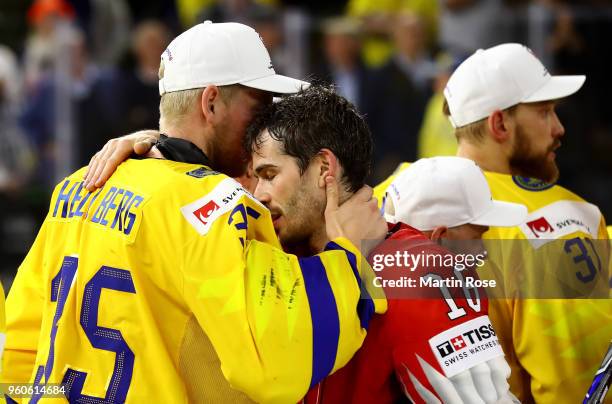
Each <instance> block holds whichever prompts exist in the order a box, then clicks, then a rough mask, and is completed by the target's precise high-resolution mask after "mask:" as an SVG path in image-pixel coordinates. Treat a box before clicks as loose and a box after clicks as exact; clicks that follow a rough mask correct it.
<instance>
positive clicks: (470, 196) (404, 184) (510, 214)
mask: <svg viewBox="0 0 612 404" xmlns="http://www.w3.org/2000/svg"><path fill="white" fill-rule="evenodd" d="M387 197H388V198H390V199H391V201H392V202H393V207H394V208H395V214H394V215H393V216H392V217H390V218H389V219H388V220H390V221H392V222H403V223H406V224H408V225H410V226H412V227H414V228H416V229H418V230H421V231H428V230H433V229H434V228H436V227H438V226H446V227H456V226H461V225H463V224H476V225H482V226H504V227H506V226H517V225H520V224H522V223H524V222H525V220H526V218H527V208H526V207H525V206H524V205H520V204H516V203H510V202H502V201H496V200H493V198H492V197H491V189H490V188H489V184H488V183H487V180H486V178H485V176H484V173H483V172H482V170H481V169H480V168H479V167H478V166H477V165H476V163H475V162H474V161H472V160H469V159H465V158H462V157H433V158H426V159H421V160H418V161H417V162H416V163H414V164H411V165H410V167H408V168H407V169H406V170H404V171H402V172H401V173H400V174H399V175H398V176H397V178H395V180H393V182H392V183H391V185H389V188H387Z"/></svg>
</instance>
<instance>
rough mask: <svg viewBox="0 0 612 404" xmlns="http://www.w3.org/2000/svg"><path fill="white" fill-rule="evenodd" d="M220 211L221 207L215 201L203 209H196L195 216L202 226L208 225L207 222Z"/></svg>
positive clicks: (205, 205)
mask: <svg viewBox="0 0 612 404" xmlns="http://www.w3.org/2000/svg"><path fill="white" fill-rule="evenodd" d="M217 209H219V205H217V203H216V202H215V201H209V202H207V203H206V204H204V206H202V207H201V208H198V209H196V210H195V211H194V212H193V214H194V215H195V217H196V218H198V220H199V221H200V222H202V224H207V223H206V221H207V219H208V218H209V217H210V215H212V214H213V212H214V211H215V210H217Z"/></svg>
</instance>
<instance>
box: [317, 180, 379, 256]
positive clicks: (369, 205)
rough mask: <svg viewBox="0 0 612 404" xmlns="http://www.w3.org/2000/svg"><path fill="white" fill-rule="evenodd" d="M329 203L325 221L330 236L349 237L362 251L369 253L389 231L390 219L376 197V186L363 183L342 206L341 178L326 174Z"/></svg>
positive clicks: (333, 237) (331, 238)
mask: <svg viewBox="0 0 612 404" xmlns="http://www.w3.org/2000/svg"><path fill="white" fill-rule="evenodd" d="M325 190H326V193H327V206H326V207H325V225H326V230H327V237H329V239H330V240H333V239H335V238H337V237H345V238H347V239H349V240H350V241H351V242H352V243H353V244H354V245H355V246H356V247H357V248H359V249H360V250H361V253H362V254H364V255H368V254H369V253H370V250H372V249H373V248H374V247H375V246H376V245H377V244H378V243H379V242H380V241H382V240H383V239H384V237H385V235H386V234H387V223H386V222H385V220H384V219H383V217H382V216H381V214H380V211H379V209H378V204H377V203H376V199H375V198H372V188H370V187H368V186H367V185H366V186H364V187H362V188H361V189H360V190H359V191H357V192H356V193H355V194H354V195H353V196H351V197H350V198H349V199H348V200H347V201H346V202H344V203H343V204H342V205H340V206H338V199H339V197H338V192H339V191H338V181H337V180H336V178H335V177H332V176H328V177H327V178H325Z"/></svg>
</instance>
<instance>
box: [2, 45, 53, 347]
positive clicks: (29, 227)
mask: <svg viewBox="0 0 612 404" xmlns="http://www.w3.org/2000/svg"><path fill="white" fill-rule="evenodd" d="M21 92H22V80H21V75H20V72H19V67H18V65H17V60H16V58H15V55H14V54H13V52H12V51H11V50H10V49H9V48H7V47H4V46H2V45H0V128H2V129H0V280H2V278H3V275H4V274H7V273H8V274H12V273H13V271H14V270H15V268H17V266H18V265H19V262H20V260H21V258H22V256H23V254H25V253H26V252H27V250H28V247H29V245H30V243H31V242H32V238H33V237H34V231H35V228H36V226H35V223H34V221H33V220H31V216H28V215H27V211H28V210H29V208H30V207H31V206H32V204H31V203H30V202H31V201H29V200H28V199H31V198H29V196H31V194H32V193H31V192H30V195H27V193H26V192H25V191H28V189H27V188H26V185H27V183H28V180H29V179H30V175H31V174H32V171H33V168H34V164H35V158H36V157H35V154H34V150H33V147H32V146H31V144H30V142H28V139H27V138H26V136H25V134H24V133H23V131H22V130H21V128H20V127H19V125H18V110H19V106H20V101H21ZM47 205H48V202H47V201H46V200H45V207H46V206H47ZM1 286H2V285H1V284H0V287H1ZM3 298H4V296H3V294H2V291H1V290H0V310H2V311H3V310H4V306H3V304H2V303H3ZM3 318H4V312H2V313H0V325H1V323H2V321H1V320H2V319H3ZM0 332H3V331H2V330H0ZM1 342H2V341H1V338H0V351H1V350H2V348H1V345H2V343H1ZM0 356H1V354H0Z"/></svg>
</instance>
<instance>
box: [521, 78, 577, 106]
mask: <svg viewBox="0 0 612 404" xmlns="http://www.w3.org/2000/svg"><path fill="white" fill-rule="evenodd" d="M585 80H586V76H552V77H551V78H550V80H549V81H548V83H546V84H544V85H543V86H542V87H540V88H539V89H538V90H537V91H536V92H534V93H533V94H531V95H530V96H529V97H527V98H526V99H524V100H522V101H521V102H525V103H529V102H539V101H550V100H556V99H559V98H564V97H567V96H568V95H572V94H574V93H575V92H576V91H578V90H580V88H581V87H582V85H583V84H584V81H585Z"/></svg>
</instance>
